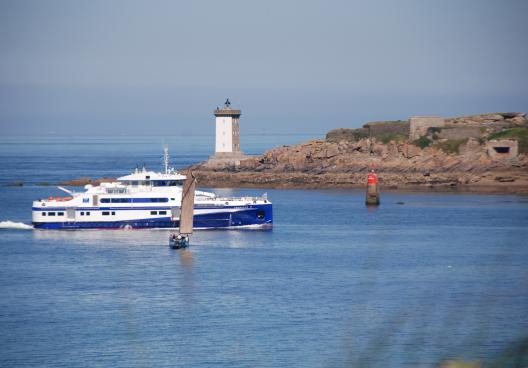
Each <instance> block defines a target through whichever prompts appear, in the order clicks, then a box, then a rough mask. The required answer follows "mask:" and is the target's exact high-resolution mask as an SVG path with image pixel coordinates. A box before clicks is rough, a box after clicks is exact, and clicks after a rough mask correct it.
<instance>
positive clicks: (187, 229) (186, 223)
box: [169, 172, 196, 249]
mask: <svg viewBox="0 0 528 368" xmlns="http://www.w3.org/2000/svg"><path fill="white" fill-rule="evenodd" d="M195 188H196V177H195V176H194V175H193V173H192V172H190V175H189V176H188V177H187V178H186V179H185V182H184V183H183V189H182V200H181V207H180V209H181V211H180V226H179V229H178V235H176V234H175V233H173V234H171V235H170V237H169V245H170V247H171V248H173V249H180V248H187V247H188V246H189V237H190V235H191V234H192V232H193V219H194V192H195Z"/></svg>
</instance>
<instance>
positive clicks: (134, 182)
mask: <svg viewBox="0 0 528 368" xmlns="http://www.w3.org/2000/svg"><path fill="white" fill-rule="evenodd" d="M130 184H132V186H134V187H135V186H137V185H138V184H139V182H138V181H137V180H134V181H131V182H130Z"/></svg>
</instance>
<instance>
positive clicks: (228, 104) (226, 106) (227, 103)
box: [224, 98, 231, 109]
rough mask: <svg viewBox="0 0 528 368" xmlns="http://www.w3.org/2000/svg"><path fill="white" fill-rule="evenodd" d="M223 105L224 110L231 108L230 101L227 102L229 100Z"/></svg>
mask: <svg viewBox="0 0 528 368" xmlns="http://www.w3.org/2000/svg"><path fill="white" fill-rule="evenodd" d="M224 105H225V108H226V109H229V106H231V101H229V98H228V99H227V100H226V102H225V103H224Z"/></svg>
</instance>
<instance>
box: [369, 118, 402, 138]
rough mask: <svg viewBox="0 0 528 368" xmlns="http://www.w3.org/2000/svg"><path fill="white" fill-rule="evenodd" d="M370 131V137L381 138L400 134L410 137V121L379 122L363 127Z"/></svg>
mask: <svg viewBox="0 0 528 368" xmlns="http://www.w3.org/2000/svg"><path fill="white" fill-rule="evenodd" d="M363 127H364V128H367V129H368V130H369V136H370V137H380V136H383V135H386V134H400V135H404V136H408V135H409V122H408V121H402V120H397V121H377V122H372V123H367V124H365V125H363Z"/></svg>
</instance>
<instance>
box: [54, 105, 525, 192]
mask: <svg viewBox="0 0 528 368" xmlns="http://www.w3.org/2000/svg"><path fill="white" fill-rule="evenodd" d="M446 122H447V125H446V126H445V127H443V128H438V127H435V128H429V129H426V130H425V132H426V133H425V134H424V135H423V136H421V137H420V138H419V139H418V140H414V141H412V140H410V139H409V137H408V133H407V132H408V131H409V123H408V122H407V123H406V122H405V121H393V122H375V123H367V124H365V125H364V126H363V128H359V129H336V130H333V131H330V132H329V133H328V134H327V136H326V139H325V140H312V141H309V142H305V143H301V144H297V145H292V146H283V147H277V148H274V149H272V150H270V151H267V152H265V153H264V154H263V155H261V156H257V157H249V158H246V159H243V160H240V161H236V162H229V161H226V160H208V161H205V162H201V163H198V164H196V165H193V166H191V167H188V168H185V169H184V170H182V172H183V173H185V172H186V171H188V170H192V171H193V172H194V174H195V175H196V176H197V178H198V182H199V185H200V186H202V187H211V188H291V189H294V188H303V189H324V188H364V187H365V183H366V175H367V173H368V171H369V170H370V167H375V169H376V171H377V172H378V176H379V180H380V185H381V189H382V190H413V191H416V190H420V191H422V190H429V191H430V190H434V191H439V190H440V191H446V190H448V191H464V192H476V193H515V194H528V152H527V151H528V120H527V119H526V115H525V114H523V113H494V114H484V115H473V116H464V117H459V118H451V119H448V120H446ZM411 128H412V124H411ZM405 129H407V131H405ZM498 138H502V139H503V140H504V142H505V143H504V144H509V143H508V142H510V143H511V142H513V143H515V147H514V148H515V154H514V155H504V154H501V153H496V152H495V151H493V146H491V145H490V142H497V141H496V139H498ZM512 147H513V146H512ZM105 181H107V182H108V181H115V179H112V178H104V179H97V180H91V179H89V178H81V179H76V180H72V181H65V182H62V183H60V185H65V186H81V185H85V184H93V185H97V184H99V183H100V182H105Z"/></svg>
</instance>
